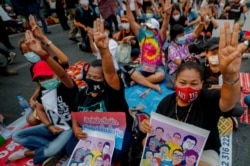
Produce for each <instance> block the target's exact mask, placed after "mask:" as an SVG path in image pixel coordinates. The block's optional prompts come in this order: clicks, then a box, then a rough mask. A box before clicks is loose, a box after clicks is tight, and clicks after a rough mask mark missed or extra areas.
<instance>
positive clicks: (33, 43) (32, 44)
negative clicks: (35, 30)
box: [25, 30, 43, 53]
mask: <svg viewBox="0 0 250 166" xmlns="http://www.w3.org/2000/svg"><path fill="white" fill-rule="evenodd" d="M25 38H26V42H25V43H26V44H27V46H28V47H29V49H30V50H31V51H33V52H36V53H38V52H40V51H42V50H43V48H42V46H41V43H40V42H39V41H38V40H37V39H35V38H34V36H33V34H32V32H31V31H29V30H27V31H26V32H25Z"/></svg>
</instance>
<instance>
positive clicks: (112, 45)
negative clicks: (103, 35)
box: [93, 39, 119, 71]
mask: <svg viewBox="0 0 250 166" xmlns="http://www.w3.org/2000/svg"><path fill="white" fill-rule="evenodd" d="M94 46H95V48H96V49H97V50H98V48H97V46H96V45H95V43H94ZM117 48H118V43H117V42H116V41H115V40H114V39H109V51H110V54H111V56H112V60H113V63H114V66H115V70H116V71H118V70H119V66H118V63H117V61H116V51H117ZM93 54H94V55H95V56H96V58H97V59H101V55H100V52H99V51H98V52H97V53H93Z"/></svg>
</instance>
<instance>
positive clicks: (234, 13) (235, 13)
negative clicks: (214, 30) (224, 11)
mask: <svg viewBox="0 0 250 166" xmlns="http://www.w3.org/2000/svg"><path fill="white" fill-rule="evenodd" d="M242 12H243V7H242V6H240V5H232V6H231V8H230V10H229V11H228V19H233V20H236V21H237V20H239V19H240V15H241V13H242Z"/></svg>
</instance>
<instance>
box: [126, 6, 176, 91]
mask: <svg viewBox="0 0 250 166" xmlns="http://www.w3.org/2000/svg"><path fill="white" fill-rule="evenodd" d="M128 3H129V2H127V5H126V9H127V18H128V21H129V24H130V26H131V29H132V31H133V32H134V34H135V35H136V37H137V38H138V41H139V43H140V49H141V63H142V65H141V67H140V68H139V69H137V70H136V71H134V72H133V73H131V79H132V80H133V81H135V82H136V83H138V84H140V85H143V86H146V87H148V88H152V89H154V90H156V91H158V92H160V93H161V89H160V86H159V85H158V83H159V82H161V81H163V80H164V79H165V69H164V66H163V62H162V57H163V52H162V45H163V42H164V41H165V40H166V29H167V25H168V22H169V14H170V12H171V5H170V4H168V5H167V7H166V8H165V17H164V19H163V23H162V27H161V29H160V25H159V22H158V21H157V20H156V19H154V18H151V19H150V20H148V22H147V23H146V24H145V25H146V29H144V28H143V27H140V25H139V24H138V23H137V22H136V21H135V19H134V17H133V14H132V12H131V10H130V6H129V5H128Z"/></svg>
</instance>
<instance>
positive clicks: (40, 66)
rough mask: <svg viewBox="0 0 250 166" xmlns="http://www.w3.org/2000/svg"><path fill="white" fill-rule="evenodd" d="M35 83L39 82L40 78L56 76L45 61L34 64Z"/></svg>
mask: <svg viewBox="0 0 250 166" xmlns="http://www.w3.org/2000/svg"><path fill="white" fill-rule="evenodd" d="M32 71H33V78H32V79H33V81H35V80H37V78H38V77H43V76H48V77H52V76H53V75H54V71H53V70H52V69H51V68H50V67H49V65H48V64H47V63H46V62H45V61H39V62H37V63H36V64H34V67H33V70H32Z"/></svg>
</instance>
